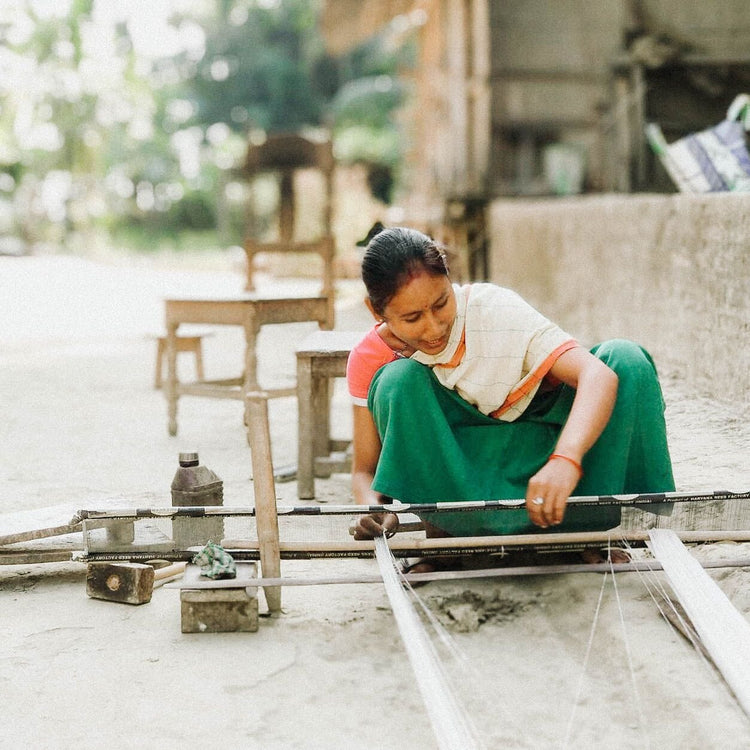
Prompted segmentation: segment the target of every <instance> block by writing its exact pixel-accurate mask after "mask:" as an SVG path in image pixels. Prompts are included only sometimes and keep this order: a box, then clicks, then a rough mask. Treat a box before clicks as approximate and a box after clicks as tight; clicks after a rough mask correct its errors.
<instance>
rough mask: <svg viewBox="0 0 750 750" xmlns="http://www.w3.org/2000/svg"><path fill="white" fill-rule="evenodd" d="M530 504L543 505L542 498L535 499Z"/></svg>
mask: <svg viewBox="0 0 750 750" xmlns="http://www.w3.org/2000/svg"><path fill="white" fill-rule="evenodd" d="M531 502H532V503H533V504H534V505H544V498H543V497H535V498H534V499H533V500H532V501H531Z"/></svg>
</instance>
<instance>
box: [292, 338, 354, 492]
mask: <svg viewBox="0 0 750 750" xmlns="http://www.w3.org/2000/svg"><path fill="white" fill-rule="evenodd" d="M362 335H363V334H362V333H360V332H357V331H316V332H315V333H313V334H311V335H310V336H308V337H307V338H306V339H305V340H304V341H303V342H302V343H301V344H300V346H299V347H298V348H297V352H296V354H297V403H298V409H299V431H298V438H297V440H298V442H297V496H298V497H299V498H300V499H305V500H307V499H310V498H313V497H315V477H328V476H330V475H331V474H332V473H333V472H336V471H342V472H345V471H351V457H350V456H349V453H348V450H347V449H348V447H349V441H344V442H340V441H335V440H331V426H330V404H331V398H330V397H331V389H330V385H331V382H330V381H331V379H332V378H341V377H345V376H346V362H347V359H348V358H349V352H350V351H351V350H352V348H353V347H354V346H355V345H356V344H358V343H359V341H360V340H361V339H362Z"/></svg>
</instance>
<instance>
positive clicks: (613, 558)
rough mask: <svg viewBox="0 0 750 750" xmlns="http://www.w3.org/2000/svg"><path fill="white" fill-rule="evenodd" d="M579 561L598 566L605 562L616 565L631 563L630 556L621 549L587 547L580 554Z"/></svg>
mask: <svg viewBox="0 0 750 750" xmlns="http://www.w3.org/2000/svg"><path fill="white" fill-rule="evenodd" d="M581 559H582V560H583V561H584V562H585V563H588V564H589V565H600V564H601V563H605V562H612V563H614V564H615V565H617V564H619V563H629V562H630V561H631V557H630V554H629V553H628V551H627V550H624V549H623V548H622V547H605V548H604V549H598V548H597V547H589V548H587V549H585V550H583V552H581Z"/></svg>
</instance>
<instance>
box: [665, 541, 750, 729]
mask: <svg viewBox="0 0 750 750" xmlns="http://www.w3.org/2000/svg"><path fill="white" fill-rule="evenodd" d="M650 536H651V549H652V551H653V553H654V556H655V557H656V559H657V560H659V562H661V564H662V565H663V566H664V570H665V572H666V574H667V576H668V578H669V581H670V583H671V584H672V588H673V589H674V591H675V593H676V594H677V597H678V598H679V600H680V603H681V604H682V606H683V607H684V608H685V611H686V612H687V614H688V617H689V618H690V621H691V622H692V623H693V626H694V627H695V629H696V631H697V632H698V634H699V635H700V638H701V641H702V642H703V643H704V644H705V646H706V649H707V650H708V652H709V654H710V655H711V658H712V659H713V661H714V663H715V664H716V666H717V667H718V668H719V670H720V671H721V673H722V675H723V676H724V679H725V680H726V681H727V684H728V685H729V687H730V688H731V690H732V692H733V693H734V695H735V696H736V698H737V701H738V702H739V704H740V706H742V709H743V710H744V711H745V713H746V714H747V715H748V716H750V623H748V621H747V620H746V619H745V618H744V616H743V615H742V613H741V612H739V611H738V610H737V609H735V607H734V606H733V605H732V603H731V602H730V601H729V599H727V597H726V595H725V594H724V592H723V591H722V590H721V589H720V588H719V586H718V585H717V584H716V582H715V581H714V580H712V579H711V578H710V577H709V576H708V574H707V573H706V571H705V570H704V569H703V568H702V567H701V566H700V563H698V561H697V560H696V559H695V558H694V557H693V556H692V555H690V553H689V552H688V550H687V549H686V548H685V546H684V545H683V544H682V542H681V541H680V540H679V538H678V537H677V535H676V534H675V533H674V532H673V531H671V530H670V529H653V530H652V531H651V533H650Z"/></svg>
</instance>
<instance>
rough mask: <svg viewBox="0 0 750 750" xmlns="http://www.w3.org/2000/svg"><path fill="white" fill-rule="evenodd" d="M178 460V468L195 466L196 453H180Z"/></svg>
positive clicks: (196, 462)
mask: <svg viewBox="0 0 750 750" xmlns="http://www.w3.org/2000/svg"><path fill="white" fill-rule="evenodd" d="M178 460H179V462H180V466H197V465H198V454H197V453H180V455H179V459H178Z"/></svg>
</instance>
